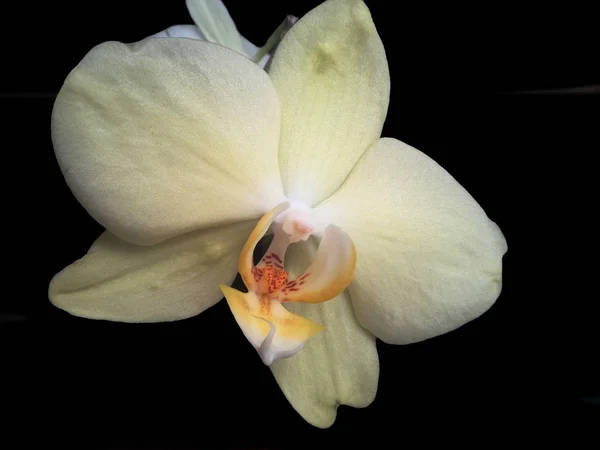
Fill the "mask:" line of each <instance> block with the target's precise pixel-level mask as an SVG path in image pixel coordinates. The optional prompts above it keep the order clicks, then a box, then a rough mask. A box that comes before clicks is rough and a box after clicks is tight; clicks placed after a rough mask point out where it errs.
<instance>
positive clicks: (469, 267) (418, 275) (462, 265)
mask: <svg viewBox="0 0 600 450" xmlns="http://www.w3.org/2000/svg"><path fill="white" fill-rule="evenodd" d="M316 214H320V215H322V216H327V217H329V220H334V221H335V223H337V224H339V225H340V226H342V227H344V229H345V230H346V231H347V232H348V234H349V235H350V236H352V239H353V241H354V243H355V245H356V250H357V255H358V256H357V259H358V261H357V267H356V274H355V277H354V281H353V282H352V284H351V285H350V288H349V289H350V293H351V295H352V300H353V305H354V309H355V312H356V315H357V317H358V319H359V321H360V323H361V324H362V325H363V326H365V327H366V328H368V329H369V330H370V331H371V332H373V333H374V334H375V335H376V336H377V337H378V338H380V339H382V340H383V341H385V342H387V343H391V344H408V343H412V342H417V341H421V340H424V339H428V338H431V337H433V336H437V335H440V334H443V333H446V332H449V331H451V330H454V329H456V328H458V327H460V326H461V325H463V324H465V323H466V322H468V321H470V320H473V319H475V318H476V317H478V316H480V315H481V314H483V313H484V312H485V311H486V310H487V309H488V308H490V306H491V305H492V304H493V303H494V302H495V301H496V299H497V298H498V296H499V294H500V291H501V286H502V256H503V255H504V253H505V252H506V250H507V245H506V241H505V239H504V236H503V235H502V233H501V231H500V229H499V228H498V226H497V225H496V224H495V223H494V222H492V221H491V220H490V219H489V218H488V217H487V215H486V214H485V212H484V211H483V209H482V208H481V207H480V206H479V205H478V204H477V202H476V201H475V200H474V199H473V197H472V196H471V195H470V194H469V193H468V192H467V191H466V190H465V189H464V188H463V187H462V186H461V185H460V184H459V183H458V182H457V181H456V180H455V179H454V178H452V176H451V175H450V174H448V172H446V171H445V170H444V169H443V168H442V167H440V166H439V165H438V164H437V163H436V162H435V161H433V160H432V159H431V158H429V157H428V156H426V155H425V154H424V153H422V152H420V151H418V150H416V149H414V148H412V147H410V146H408V145H406V144H404V143H402V142H400V141H398V140H395V139H388V138H386V139H381V140H379V141H378V142H377V143H375V144H374V145H373V146H372V147H371V148H370V149H369V150H368V151H367V152H366V153H365V155H364V156H363V158H362V159H361V160H360V161H359V162H358V164H357V165H356V167H355V168H354V170H353V171H352V173H351V174H350V176H349V177H348V180H347V181H346V182H345V183H344V185H343V186H342V187H341V188H340V190H339V191H338V192H336V193H335V194H334V195H333V196H332V197H331V198H330V199H328V200H327V201H326V202H324V204H322V205H320V206H319V208H317V211H316Z"/></svg>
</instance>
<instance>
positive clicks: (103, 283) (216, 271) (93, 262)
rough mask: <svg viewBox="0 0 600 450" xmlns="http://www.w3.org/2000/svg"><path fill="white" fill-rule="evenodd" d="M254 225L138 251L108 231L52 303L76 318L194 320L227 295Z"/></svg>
mask: <svg viewBox="0 0 600 450" xmlns="http://www.w3.org/2000/svg"><path fill="white" fill-rule="evenodd" d="M253 226H254V222H250V223H248V222H246V223H240V224H234V225H229V226H226V227H218V228H212V229H207V230H203V231H196V232H193V233H188V234H186V235H183V236H178V237H175V238H172V239H169V240H167V241H164V242H161V243H160V244H156V245H154V246H138V245H134V244H130V243H127V242H124V241H122V240H120V239H119V238H117V237H116V236H114V235H113V234H111V233H109V232H104V233H103V234H102V235H101V236H100V237H99V238H98V240H96V242H95V243H94V244H93V245H92V247H91V248H90V250H89V251H88V253H87V254H86V255H85V256H83V257H82V258H81V259H79V260H78V261H76V262H74V263H73V264H71V265H70V266H68V267H66V268H65V269H64V270H62V271H61V272H60V273H58V274H57V275H56V276H55V277H54V278H53V280H52V282H51V283H50V288H49V297H50V301H51V302H52V303H53V304H54V305H55V306H56V307H58V308H60V309H63V310H65V311H67V312H69V313H71V314H73V315H75V316H80V317H85V318H89V319H104V320H112V321H119V322H164V321H173V320H179V319H185V318H188V317H192V316H195V315H197V314H199V313H201V312H202V311H204V310H205V309H207V308H209V307H211V306H213V305H214V304H215V303H217V302H218V301H219V300H220V299H221V298H223V295H222V294H221V291H220V289H219V284H220V283H223V284H230V283H232V282H233V280H234V279H235V276H236V272H237V270H236V265H237V258H238V253H239V251H240V249H241V248H242V245H243V244H244V241H245V240H246V237H247V235H248V233H249V232H250V231H251V230H252V227H253Z"/></svg>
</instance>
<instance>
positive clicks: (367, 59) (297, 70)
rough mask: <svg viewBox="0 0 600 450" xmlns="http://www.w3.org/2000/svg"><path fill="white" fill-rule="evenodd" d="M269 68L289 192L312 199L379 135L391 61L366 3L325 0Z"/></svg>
mask: <svg viewBox="0 0 600 450" xmlns="http://www.w3.org/2000/svg"><path fill="white" fill-rule="evenodd" d="M269 76H270V77H271V79H272V80H273V84H274V85H275V87H276V88H277V93H278V95H279V98H280V100H281V108H282V128H281V141H280V150H279V166H280V168H281V173H282V177H283V184H284V189H285V192H286V195H287V196H288V198H290V199H292V200H298V201H302V202H304V203H305V204H307V205H309V206H314V205H316V204H318V203H319V202H320V201H322V200H323V199H325V198H327V197H328V196H329V195H331V194H332V193H333V192H334V191H335V190H336V189H337V188H338V187H339V186H340V185H341V184H342V182H343V181H344V179H345V178H346V177H347V175H348V173H349V172H350V170H351V169H352V167H353V166H354V164H355V163H356V161H357V160H358V159H359V157H360V155H361V154H362V153H364V151H365V150H366V149H367V148H368V146H369V145H370V144H371V143H372V142H374V141H375V140H376V139H378V138H379V136H380V133H381V129H382V126H383V122H384V120H385V116H386V113H387V107H388V102H389V92H390V80H389V72H388V65H387V60H386V56H385V51H384V48H383V44H382V42H381V39H380V38H379V36H378V34H377V31H376V29H375V25H374V23H373V21H372V19H371V15H370V12H369V9H368V8H367V6H366V5H365V4H364V2H362V1H356V0H329V1H327V2H324V3H322V4H321V5H319V6H318V7H316V8H315V9H313V10H312V11H310V12H309V13H308V14H306V15H305V16H304V17H302V18H301V19H300V20H299V21H298V22H297V23H296V24H295V25H294V26H293V27H292V28H291V29H290V30H289V31H288V32H287V33H286V35H285V36H284V38H283V40H282V41H281V43H280V44H279V47H278V48H277V51H276V52H275V55H274V56H273V59H272V61H271V66H270V68H269Z"/></svg>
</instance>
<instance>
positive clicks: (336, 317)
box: [271, 239, 379, 428]
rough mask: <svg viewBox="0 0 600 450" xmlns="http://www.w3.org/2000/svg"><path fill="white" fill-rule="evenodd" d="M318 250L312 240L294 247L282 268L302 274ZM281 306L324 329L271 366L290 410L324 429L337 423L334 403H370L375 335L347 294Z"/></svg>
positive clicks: (359, 405)
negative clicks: (360, 321) (357, 315)
mask: <svg viewBox="0 0 600 450" xmlns="http://www.w3.org/2000/svg"><path fill="white" fill-rule="evenodd" d="M316 248H317V246H316V243H315V242H314V240H313V239H309V240H308V241H307V242H304V243H300V244H294V245H292V246H291V247H290V248H289V249H288V256H287V258H286V261H287V264H286V270H289V271H290V273H291V274H293V275H294V276H298V275H300V274H301V273H302V272H303V270H304V269H305V268H306V267H307V266H308V265H309V264H310V261H312V260H313V259H314V257H315V254H316ZM285 307H286V308H287V309H289V310H290V311H291V312H293V313H294V314H297V315H299V316H302V317H305V318H307V319H309V320H311V321H314V322H316V323H319V324H321V325H323V326H324V327H325V329H324V330H323V331H321V332H320V333H319V334H316V335H315V336H312V337H311V338H310V339H308V340H307V341H306V343H305V345H304V348H303V349H302V350H301V351H300V352H298V353H296V354H295V355H294V356H292V357H290V358H287V359H280V360H277V361H275V362H274V363H273V364H272V365H271V370H272V372H273V375H274V376H275V379H276V380H277V383H278V384H279V386H280V387H281V390H282V391H283V393H284V395H285V396H286V398H287V399H288V400H289V402H290V403H291V405H292V406H293V407H294V409H295V410H296V411H297V412H298V413H299V414H300V415H301V416H302V417H303V418H304V419H305V420H306V421H307V422H309V423H311V424H312V425H314V426H316V427H319V428H327V427H329V426H331V425H332V424H333V423H334V421H335V417H336V413H337V407H338V405H340V404H341V405H349V406H353V407H356V408H363V407H366V406H368V405H370V404H371V403H372V402H373V400H374V399H375V394H376V393H377V385H378V380H379V359H378V355H377V348H376V346H375V337H374V336H373V335H372V334H371V333H369V332H368V331H367V330H365V329H364V328H362V327H361V326H360V325H359V324H358V322H357V320H356V318H355V316H354V313H353V311H352V305H351V303H350V297H349V295H348V293H347V291H344V292H342V293H341V294H340V295H338V296H337V297H336V298H334V299H332V300H330V301H327V302H324V303H318V304H307V303H285Z"/></svg>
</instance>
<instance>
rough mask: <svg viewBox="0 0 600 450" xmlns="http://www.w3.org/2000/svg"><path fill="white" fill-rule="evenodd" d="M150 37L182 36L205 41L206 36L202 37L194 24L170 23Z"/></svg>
mask: <svg viewBox="0 0 600 450" xmlns="http://www.w3.org/2000/svg"><path fill="white" fill-rule="evenodd" d="M150 37H182V38H189V39H197V40H199V41H206V37H204V35H203V34H202V33H201V32H200V30H199V29H198V27H197V26H196V25H172V26H170V27H169V28H167V29H165V30H163V31H161V32H160V33H155V34H153V35H152V36H150Z"/></svg>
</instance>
